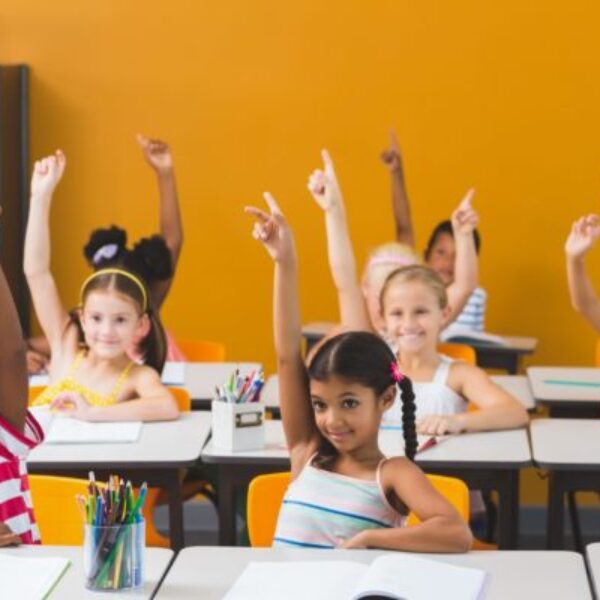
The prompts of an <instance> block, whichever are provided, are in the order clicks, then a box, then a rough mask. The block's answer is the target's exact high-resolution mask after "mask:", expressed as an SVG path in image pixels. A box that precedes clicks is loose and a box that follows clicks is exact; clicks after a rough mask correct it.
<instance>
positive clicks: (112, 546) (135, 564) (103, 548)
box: [83, 521, 146, 591]
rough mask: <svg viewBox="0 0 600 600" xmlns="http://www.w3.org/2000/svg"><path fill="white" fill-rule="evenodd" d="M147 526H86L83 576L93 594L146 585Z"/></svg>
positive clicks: (133, 524) (142, 523) (142, 522)
mask: <svg viewBox="0 0 600 600" xmlns="http://www.w3.org/2000/svg"><path fill="white" fill-rule="evenodd" d="M145 539H146V524H145V522H144V521H140V522H139V523H131V524H123V525H112V526H101V527H98V526H96V525H88V524H86V525H85V531H84V539H83V572H84V575H85V586H86V587H87V588H88V589H90V590H104V591H110V590H126V589H133V588H138V587H140V586H141V585H142V583H143V581H144V548H145Z"/></svg>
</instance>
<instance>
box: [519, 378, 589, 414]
mask: <svg viewBox="0 0 600 600" xmlns="http://www.w3.org/2000/svg"><path fill="white" fill-rule="evenodd" d="M527 377H528V378H529V383H530V385H531V390H532V393H533V397H534V398H535V400H536V402H538V403H540V404H543V405H545V406H548V407H549V408H550V416H551V417H572V418H578V417H579V418H589V419H591V418H598V417H600V369H595V368H593V367H529V368H528V369H527Z"/></svg>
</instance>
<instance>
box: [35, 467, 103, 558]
mask: <svg viewBox="0 0 600 600" xmlns="http://www.w3.org/2000/svg"><path fill="white" fill-rule="evenodd" d="M98 485H99V486H100V487H104V484H98ZM87 486H88V480H87V479H75V478H72V477H55V476H53V475H29V489H30V492H31V499H32V502H33V509H34V513H35V519H36V521H37V524H38V527H39V528H40V536H41V538H42V543H43V544H49V545H52V546H81V545H82V544H83V525H84V518H83V516H82V514H81V513H80V512H79V508H78V506H77V502H76V501H75V496H76V495H77V494H85V495H87V491H88V490H87Z"/></svg>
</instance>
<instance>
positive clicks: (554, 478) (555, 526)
mask: <svg viewBox="0 0 600 600" xmlns="http://www.w3.org/2000/svg"><path fill="white" fill-rule="evenodd" d="M546 535H547V539H546V547H547V548H548V550H559V549H562V548H563V547H564V537H563V535H564V487H563V482H562V477H561V474H560V473H559V472H556V471H554V472H551V473H550V475H549V477H548V515H547V524H546Z"/></svg>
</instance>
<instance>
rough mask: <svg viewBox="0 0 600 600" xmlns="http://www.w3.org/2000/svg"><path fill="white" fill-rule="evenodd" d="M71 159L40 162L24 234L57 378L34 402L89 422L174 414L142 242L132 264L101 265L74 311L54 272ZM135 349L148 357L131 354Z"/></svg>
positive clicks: (28, 271)
mask: <svg viewBox="0 0 600 600" xmlns="http://www.w3.org/2000/svg"><path fill="white" fill-rule="evenodd" d="M65 165H66V159H65V156H64V154H63V153H62V152H61V151H57V152H56V153H55V154H54V155H51V156H49V157H47V158H44V159H42V160H40V161H37V162H36V163H35V166H34V170H33V176H32V180H31V201H30V206H29V219H28V223H27V231H26V235H25V253H24V269H25V275H26V277H27V282H28V284H29V288H30V291H31V296H32V300H33V304H34V308H35V311H36V314H37V316H38V319H39V321H40V325H41V327H42V330H43V331H44V334H45V335H46V338H47V339H48V342H49V344H50V349H51V356H52V359H51V362H50V367H49V376H50V385H49V386H48V387H47V388H46V389H45V390H44V391H43V392H42V394H41V395H40V396H38V398H37V399H36V400H35V402H34V403H35V404H36V405H39V404H47V403H51V406H52V408H54V409H56V410H59V411H64V412H66V413H69V414H71V415H72V416H74V417H77V418H80V419H84V420H89V421H126V420H143V421H156V420H169V419H176V418H177V416H178V409H177V404H176V402H175V400H174V398H173V397H172V395H171V394H170V392H169V390H168V389H167V388H166V387H165V386H164V385H163V384H162V383H161V381H160V375H159V373H160V372H161V370H162V367H163V365H164V362H165V356H166V343H165V336H164V332H163V330H162V326H161V324H160V321H159V320H158V318H157V317H156V315H155V313H154V311H153V308H152V306H151V303H150V299H149V292H148V289H147V285H146V282H145V280H144V276H148V272H151V269H152V263H151V262H148V261H147V260H145V259H144V256H145V255H144V253H143V251H142V250H140V249H138V250H137V251H134V252H132V253H131V256H130V260H131V261H132V263H131V264H133V263H134V262H135V263H136V264H137V265H143V266H144V267H145V268H147V269H149V271H148V272H146V271H144V269H142V268H141V266H140V269H139V271H140V272H136V271H133V270H130V269H128V268H127V267H126V266H125V265H121V266H118V267H110V268H102V269H99V270H98V271H96V272H94V273H93V274H92V275H90V276H89V277H88V278H87V279H86V280H85V281H84V283H83V285H82V286H81V291H80V303H79V306H78V308H77V309H75V310H74V311H72V312H71V313H67V311H66V310H65V308H64V307H63V304H62V302H61V300H60V296H59V293H58V290H57V288H56V283H55V281H54V277H53V276H52V273H51V271H50V232H49V216H50V206H51V203H52V194H53V192H54V189H55V188H56V186H57V185H58V183H59V181H60V179H61V178H62V175H63V172H64V169H65ZM132 349H136V350H137V351H138V352H139V353H140V354H141V355H142V356H143V359H144V362H145V363H146V364H144V365H139V364H136V363H135V362H134V361H132V360H131V358H130V357H129V355H128V353H130V352H131V351H132Z"/></svg>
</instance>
